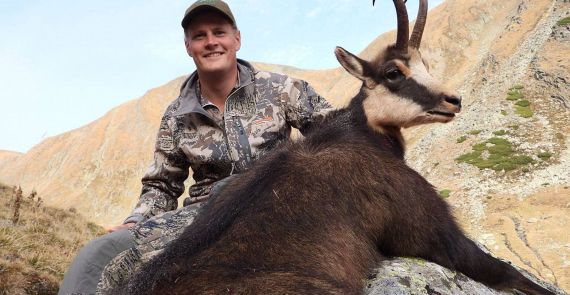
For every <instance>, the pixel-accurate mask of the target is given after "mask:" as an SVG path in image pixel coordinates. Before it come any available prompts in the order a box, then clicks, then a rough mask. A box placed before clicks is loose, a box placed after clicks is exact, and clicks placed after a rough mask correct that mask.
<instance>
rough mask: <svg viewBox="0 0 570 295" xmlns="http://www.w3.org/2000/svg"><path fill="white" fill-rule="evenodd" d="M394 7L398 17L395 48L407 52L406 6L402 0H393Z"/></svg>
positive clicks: (407, 24)
mask: <svg viewBox="0 0 570 295" xmlns="http://www.w3.org/2000/svg"><path fill="white" fill-rule="evenodd" d="M394 5H395V6H396V15H397V16H398V37H397V38H396V48H398V49H399V50H401V51H403V52H404V53H407V52H408V38H409V36H410V35H409V28H408V26H409V23H408V11H407V10H406V4H405V2H404V1H403V0H394Z"/></svg>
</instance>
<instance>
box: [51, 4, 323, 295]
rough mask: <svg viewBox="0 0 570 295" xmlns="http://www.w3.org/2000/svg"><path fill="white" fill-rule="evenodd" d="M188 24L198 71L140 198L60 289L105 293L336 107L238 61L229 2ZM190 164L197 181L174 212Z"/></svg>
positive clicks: (203, 8) (199, 8) (164, 134)
mask: <svg viewBox="0 0 570 295" xmlns="http://www.w3.org/2000/svg"><path fill="white" fill-rule="evenodd" d="M182 28H183V29H184V36H185V38H184V44H185V47H186V51H187V52H188V55H189V56H190V57H192V59H193V60H194V63H195V64H196V69H197V70H196V71H195V72H194V73H193V74H191V75H190V76H189V77H188V79H187V80H186V81H185V82H184V83H183V84H182V87H181V89H180V95H179V96H178V97H177V98H176V99H175V100H174V101H173V102H172V103H171V104H170V105H169V106H168V108H167V109H166V112H165V113H164V116H163V117H162V120H161V124H160V129H159V131H158V136H157V141H156V147H155V152H154V163H153V164H152V165H151V166H150V168H149V169H148V171H147V172H146V174H145V175H144V177H143V178H142V193H141V195H140V198H139V201H138V203H137V205H136V207H135V209H134V210H133V211H132V213H131V215H130V216H129V217H127V218H126V219H125V221H124V222H123V224H121V225H118V226H115V227H113V228H112V229H111V230H110V231H111V233H109V234H107V235H104V236H102V237H100V238H98V239H96V240H94V241H91V242H90V243H88V244H87V245H86V246H85V247H84V248H83V249H82V250H81V251H80V252H79V254H78V255H77V256H76V258H75V259H74V261H73V262H72V264H71V266H70V267H69V269H68V270H67V272H66V274H65V278H64V281H63V283H62V285H61V287H60V291H59V294H93V293H95V291H96V289H97V284H98V283H99V290H100V291H102V292H103V293H104V291H105V290H106V289H107V288H109V287H111V286H113V285H116V284H117V283H119V282H120V281H122V280H125V279H127V278H128V277H129V276H130V274H131V273H132V271H133V270H134V269H135V268H136V267H137V266H138V265H140V263H141V262H144V261H145V260H146V259H148V258H150V257H151V256H152V255H153V254H155V253H156V252H157V251H161V249H163V248H164V246H165V244H167V243H168V242H170V241H172V240H173V239H175V238H176V237H178V235H179V234H180V233H181V232H182V230H183V229H184V228H185V227H186V226H188V225H189V224H191V222H192V220H193V219H194V216H196V214H198V213H199V210H198V208H199V207H200V206H201V204H203V203H204V202H205V201H206V200H207V199H209V198H210V197H211V196H212V195H215V194H216V193H217V192H218V191H219V190H220V187H222V186H223V185H224V183H225V182H226V181H225V180H227V179H228V178H229V177H231V175H234V174H238V173H240V172H242V171H244V170H245V169H247V168H249V167H250V166H251V165H252V164H253V162H255V161H256V160H258V159H260V158H262V157H263V155H264V154H265V153H267V152H269V151H270V150H272V149H273V148H274V147H275V146H276V145H277V144H278V143H279V142H281V141H283V140H286V139H288V138H289V136H290V133H291V128H297V129H299V130H300V131H301V133H306V132H307V131H308V130H309V129H310V128H311V127H312V126H314V125H315V123H316V122H318V121H320V120H321V119H322V118H323V116H324V115H325V114H326V113H327V112H328V111H330V110H331V109H332V108H331V105H330V104H329V103H328V102H327V101H326V100H325V99H323V98H322V97H321V96H319V95H318V94H317V93H316V92H315V91H314V90H313V88H311V87H310V86H309V85H308V84H307V83H306V82H305V81H302V80H298V79H293V78H291V77H288V76H285V75H281V74H276V73H270V72H265V71H259V70H257V69H255V68H254V67H253V66H252V65H251V64H250V63H248V62H246V61H243V60H240V59H238V58H237V52H238V51H239V49H240V46H241V35H240V31H239V30H238V28H237V25H236V21H235V18H234V16H233V14H232V12H231V10H230V8H229V7H228V5H227V4H226V3H225V2H223V1H220V0H200V1H196V2H195V3H193V4H192V5H191V6H190V7H189V8H188V9H187V10H186V13H185V14H184V18H183V20H182ZM190 169H192V172H193V175H192V177H193V178H194V181H195V183H194V184H193V185H191V186H190V187H189V189H188V194H189V196H188V197H187V198H186V199H185V200H184V202H183V203H184V206H183V207H182V208H179V209H177V204H178V198H179V197H180V196H181V195H182V193H183V192H184V181H185V180H186V179H187V178H188V175H189V170H190ZM109 262H110V263H109ZM102 273H103V277H102V278H101V274H102ZM100 278H101V282H99V281H100Z"/></svg>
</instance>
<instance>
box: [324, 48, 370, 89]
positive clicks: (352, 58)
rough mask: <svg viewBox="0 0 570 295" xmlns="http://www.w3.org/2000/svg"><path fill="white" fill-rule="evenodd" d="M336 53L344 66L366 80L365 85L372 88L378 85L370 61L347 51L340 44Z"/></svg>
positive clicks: (357, 76) (354, 74)
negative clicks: (373, 76)
mask: <svg viewBox="0 0 570 295" xmlns="http://www.w3.org/2000/svg"><path fill="white" fill-rule="evenodd" d="M334 54H335V55H336V59H337V60H338V62H340V64H341V65H342V67H343V68H344V69H345V70H347V71H348V72H349V73H350V74H351V75H353V76H354V77H356V78H358V79H360V80H362V82H364V86H366V87H367V88H370V89H372V88H374V87H375V86H376V85H378V83H376V82H375V81H374V79H373V78H372V77H371V75H372V71H371V70H370V66H369V65H368V62H366V61H365V60H363V59H361V58H359V57H358V56H356V55H354V54H352V53H350V52H348V51H346V49H344V48H342V47H340V46H337V47H336V49H335V50H334Z"/></svg>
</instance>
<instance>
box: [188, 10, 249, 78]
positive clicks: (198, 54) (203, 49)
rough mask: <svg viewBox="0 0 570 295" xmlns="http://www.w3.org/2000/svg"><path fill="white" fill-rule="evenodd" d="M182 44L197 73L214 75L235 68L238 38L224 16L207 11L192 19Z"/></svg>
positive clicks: (236, 31) (239, 39)
mask: <svg viewBox="0 0 570 295" xmlns="http://www.w3.org/2000/svg"><path fill="white" fill-rule="evenodd" d="M185 45H186V51H187V52H188V55H190V56H191V57H192V59H194V63H195V64H196V68H197V69H198V71H199V72H201V73H217V72H224V71H228V70H231V69H232V67H234V68H236V67H237V61H236V52H237V51H238V50H239V48H240V46H241V37H240V33H239V31H238V30H236V29H234V28H233V27H232V25H231V23H230V22H229V21H228V20H227V19H226V18H225V17H224V16H223V15H221V14H219V13H217V12H214V11H206V12H203V13H201V14H200V15H197V16H195V17H194V19H192V21H191V22H190V24H189V25H188V27H187V28H186V41H185Z"/></svg>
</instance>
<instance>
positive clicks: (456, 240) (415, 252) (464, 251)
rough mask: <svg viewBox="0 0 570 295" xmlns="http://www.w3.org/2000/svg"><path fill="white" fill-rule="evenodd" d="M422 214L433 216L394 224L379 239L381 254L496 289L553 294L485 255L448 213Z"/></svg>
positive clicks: (400, 219)
mask: <svg viewBox="0 0 570 295" xmlns="http://www.w3.org/2000/svg"><path fill="white" fill-rule="evenodd" d="M418 211H420V212H421V210H418ZM423 212H430V213H433V214H425V215H421V214H415V215H411V214H402V215H398V216H396V218H394V219H393V220H391V222H390V226H389V228H388V229H387V230H386V231H384V234H383V236H382V237H381V238H380V245H379V248H380V250H381V251H382V252H383V253H384V254H386V255H390V256H415V257H420V258H423V259H426V260H429V261H432V262H435V263H437V264H439V265H441V266H444V267H447V268H449V269H453V270H457V271H460V272H462V273H463V274H465V275H467V276H468V277H470V278H472V279H474V280H476V281H479V282H481V283H484V284H486V285H488V286H490V287H493V288H496V289H517V290H519V291H522V292H525V293H526V294H531V295H535V294H537V295H538V294H553V293H552V292H550V291H548V290H546V289H545V288H543V287H541V286H539V285H537V284H535V283H533V282H532V281H530V280H529V279H527V278H526V277H524V276H523V275H522V274H521V273H519V272H518V271H517V270H516V269H515V268H514V267H512V266H511V265H509V264H508V263H505V262H503V261H501V260H499V259H496V258H494V257H492V256H491V255H489V254H487V253H485V252H483V251H482V250H481V249H480V248H479V247H478V246H477V245H476V244H475V243H474V242H473V241H471V240H470V239H468V238H467V237H466V236H465V235H464V234H463V232H462V231H461V229H460V228H459V226H458V225H457V224H456V223H455V222H454V221H453V217H452V216H451V215H450V214H449V213H446V212H445V211H443V210H440V211H439V212H437V211H435V210H432V211H429V210H424V211H423ZM435 212H437V213H435ZM404 216H406V217H407V218H404Z"/></svg>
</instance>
